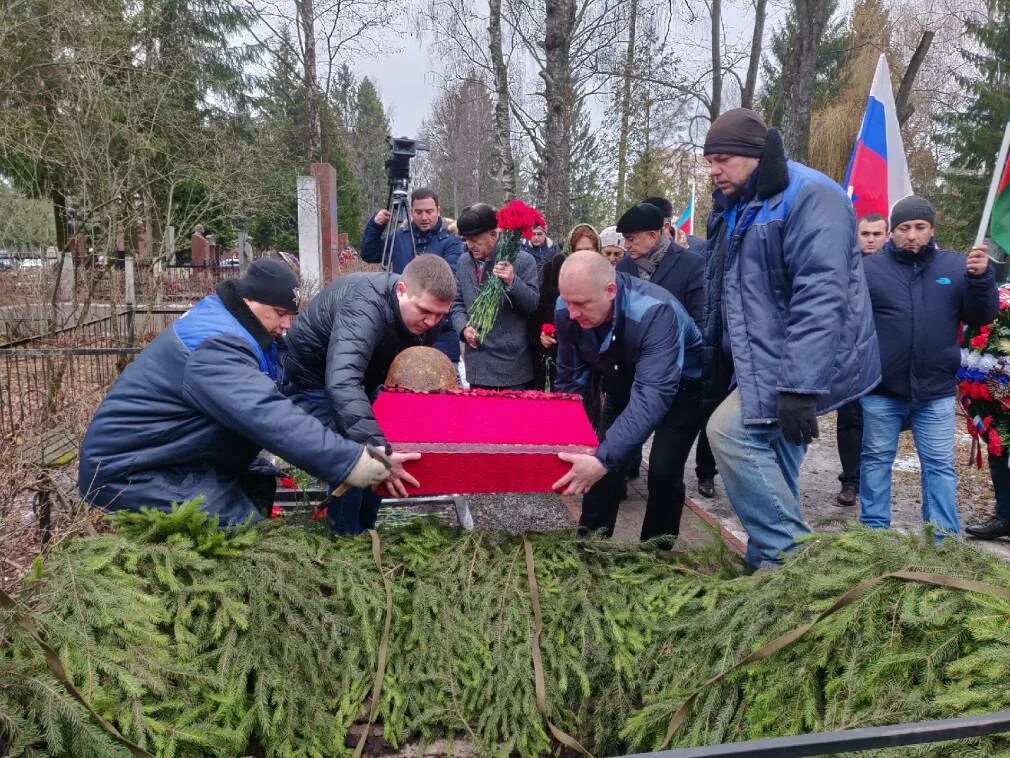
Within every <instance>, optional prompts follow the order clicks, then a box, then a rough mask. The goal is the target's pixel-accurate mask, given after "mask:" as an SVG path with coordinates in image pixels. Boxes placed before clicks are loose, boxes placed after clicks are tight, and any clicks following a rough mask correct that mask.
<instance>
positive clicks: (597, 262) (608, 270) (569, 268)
mask: <svg viewBox="0 0 1010 758" xmlns="http://www.w3.org/2000/svg"><path fill="white" fill-rule="evenodd" d="M614 276H615V274H614V267H613V266H611V265H610V262H609V261H607V259H606V258H604V257H603V256H602V255H600V254H599V253H597V252H595V251H592V250H579V251H578V252H576V253H572V254H571V255H569V256H568V257H567V258H565V262H564V264H562V266H561V275H560V279H559V281H561V280H564V279H565V278H566V277H567V278H569V279H571V278H572V277H575V278H576V279H578V280H582V279H585V280H587V281H588V282H590V283H591V284H593V285H594V286H597V287H599V288H600V289H604V288H605V287H606V286H607V285H608V284H610V283H611V282H613V281H614Z"/></svg>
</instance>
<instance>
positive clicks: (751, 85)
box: [740, 0, 768, 108]
mask: <svg viewBox="0 0 1010 758" xmlns="http://www.w3.org/2000/svg"><path fill="white" fill-rule="evenodd" d="M767 9H768V0H755V2H754V34H753V36H752V38H751V45H750V61H749V62H748V64H747V78H746V80H745V81H744V85H743V91H742V92H741V93H740V105H741V107H743V108H753V107H754V90H755V88H756V87H757V77H758V69H759V68H761V50H762V48H763V46H764V30H765V15H766V12H767Z"/></svg>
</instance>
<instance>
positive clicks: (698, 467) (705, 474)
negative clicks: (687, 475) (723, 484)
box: [694, 414, 719, 481]
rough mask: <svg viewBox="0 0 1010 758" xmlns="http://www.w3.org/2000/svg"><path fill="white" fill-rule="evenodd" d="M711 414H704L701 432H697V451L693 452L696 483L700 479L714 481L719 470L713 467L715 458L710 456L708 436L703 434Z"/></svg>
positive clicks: (710, 448)
mask: <svg viewBox="0 0 1010 758" xmlns="http://www.w3.org/2000/svg"><path fill="white" fill-rule="evenodd" d="M709 415H711V414H705V418H704V419H702V423H701V431H700V432H698V449H697V450H695V451H694V473H695V476H697V477H698V481H701V480H702V479H715V475H716V474H718V473H719V470H718V469H717V468H716V466H715V456H714V455H712V447H711V446H710V445H709V444H708V434H707V433H706V432H705V424H706V423H707V422H708V417H709Z"/></svg>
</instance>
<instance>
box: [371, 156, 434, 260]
mask: <svg viewBox="0 0 1010 758" xmlns="http://www.w3.org/2000/svg"><path fill="white" fill-rule="evenodd" d="M386 142H388V143H389V155H388V156H387V157H386V175H387V176H388V177H389V196H388V197H387V199H386V208H388V209H389V214H390V217H391V223H389V224H388V225H387V227H386V238H385V241H384V242H383V245H382V269H383V271H389V270H390V265H391V263H392V255H393V240H394V239H395V234H394V233H393V232H392V230H393V229H395V228H397V227H399V226H401V225H403V226H406V225H409V223H410V214H409V213H408V210H407V207H408V204H407V196H408V195H409V194H410V159H411V158H413V157H415V156H416V155H417V151H418V150H425V151H427V150H430V149H431V148H429V147H428V143H427V142H422V141H421V140H416V139H411V138H410V137H386ZM410 239H411V243H413V241H414V235H413V233H411V235H410ZM414 252H415V253H416V252H417V251H416V250H415V251H414Z"/></svg>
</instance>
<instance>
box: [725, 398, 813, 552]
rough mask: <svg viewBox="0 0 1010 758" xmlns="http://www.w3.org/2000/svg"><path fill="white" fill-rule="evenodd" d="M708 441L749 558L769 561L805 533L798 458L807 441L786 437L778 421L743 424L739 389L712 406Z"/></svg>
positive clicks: (787, 549) (803, 450)
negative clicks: (743, 534) (799, 442)
mask: <svg viewBox="0 0 1010 758" xmlns="http://www.w3.org/2000/svg"><path fill="white" fill-rule="evenodd" d="M708 441H709V444H710V445H711V447H712V454H713V455H714V456H715V462H716V464H717V465H718V467H719V475H720V476H721V477H722V481H723V484H724V485H725V487H726V493H727V494H728V495H729V501H730V504H731V505H732V506H733V510H734V511H736V515H737V516H738V517H739V518H740V521H741V522H742V523H743V526H744V529H746V530H747V536H748V540H747V556H746V560H747V564H748V565H749V566H750V567H751V568H755V569H757V568H762V567H771V566H775V565H778V564H780V563H781V562H782V553H784V552H788V551H789V550H791V549H792V548H793V547H795V545H796V538H797V537H800V536H802V535H804V534H809V532H810V527H809V526H807V522H806V521H804V520H803V514H802V513H801V512H800V489H799V475H800V464H801V463H802V462H803V456H804V454H805V453H806V451H807V448H806V445H794V444H793V443H791V442H788V441H786V439H785V438H784V437H783V436H782V431H781V430H780V429H779V427H778V425H777V424H744V423H743V412H742V410H741V407H740V390H736V389H735V390H733V391H732V392H731V393H730V394H729V397H727V398H726V399H725V400H723V402H722V404H720V405H719V407H718V408H716V409H715V412H714V413H713V414H712V416H711V418H710V419H709V421H708Z"/></svg>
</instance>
